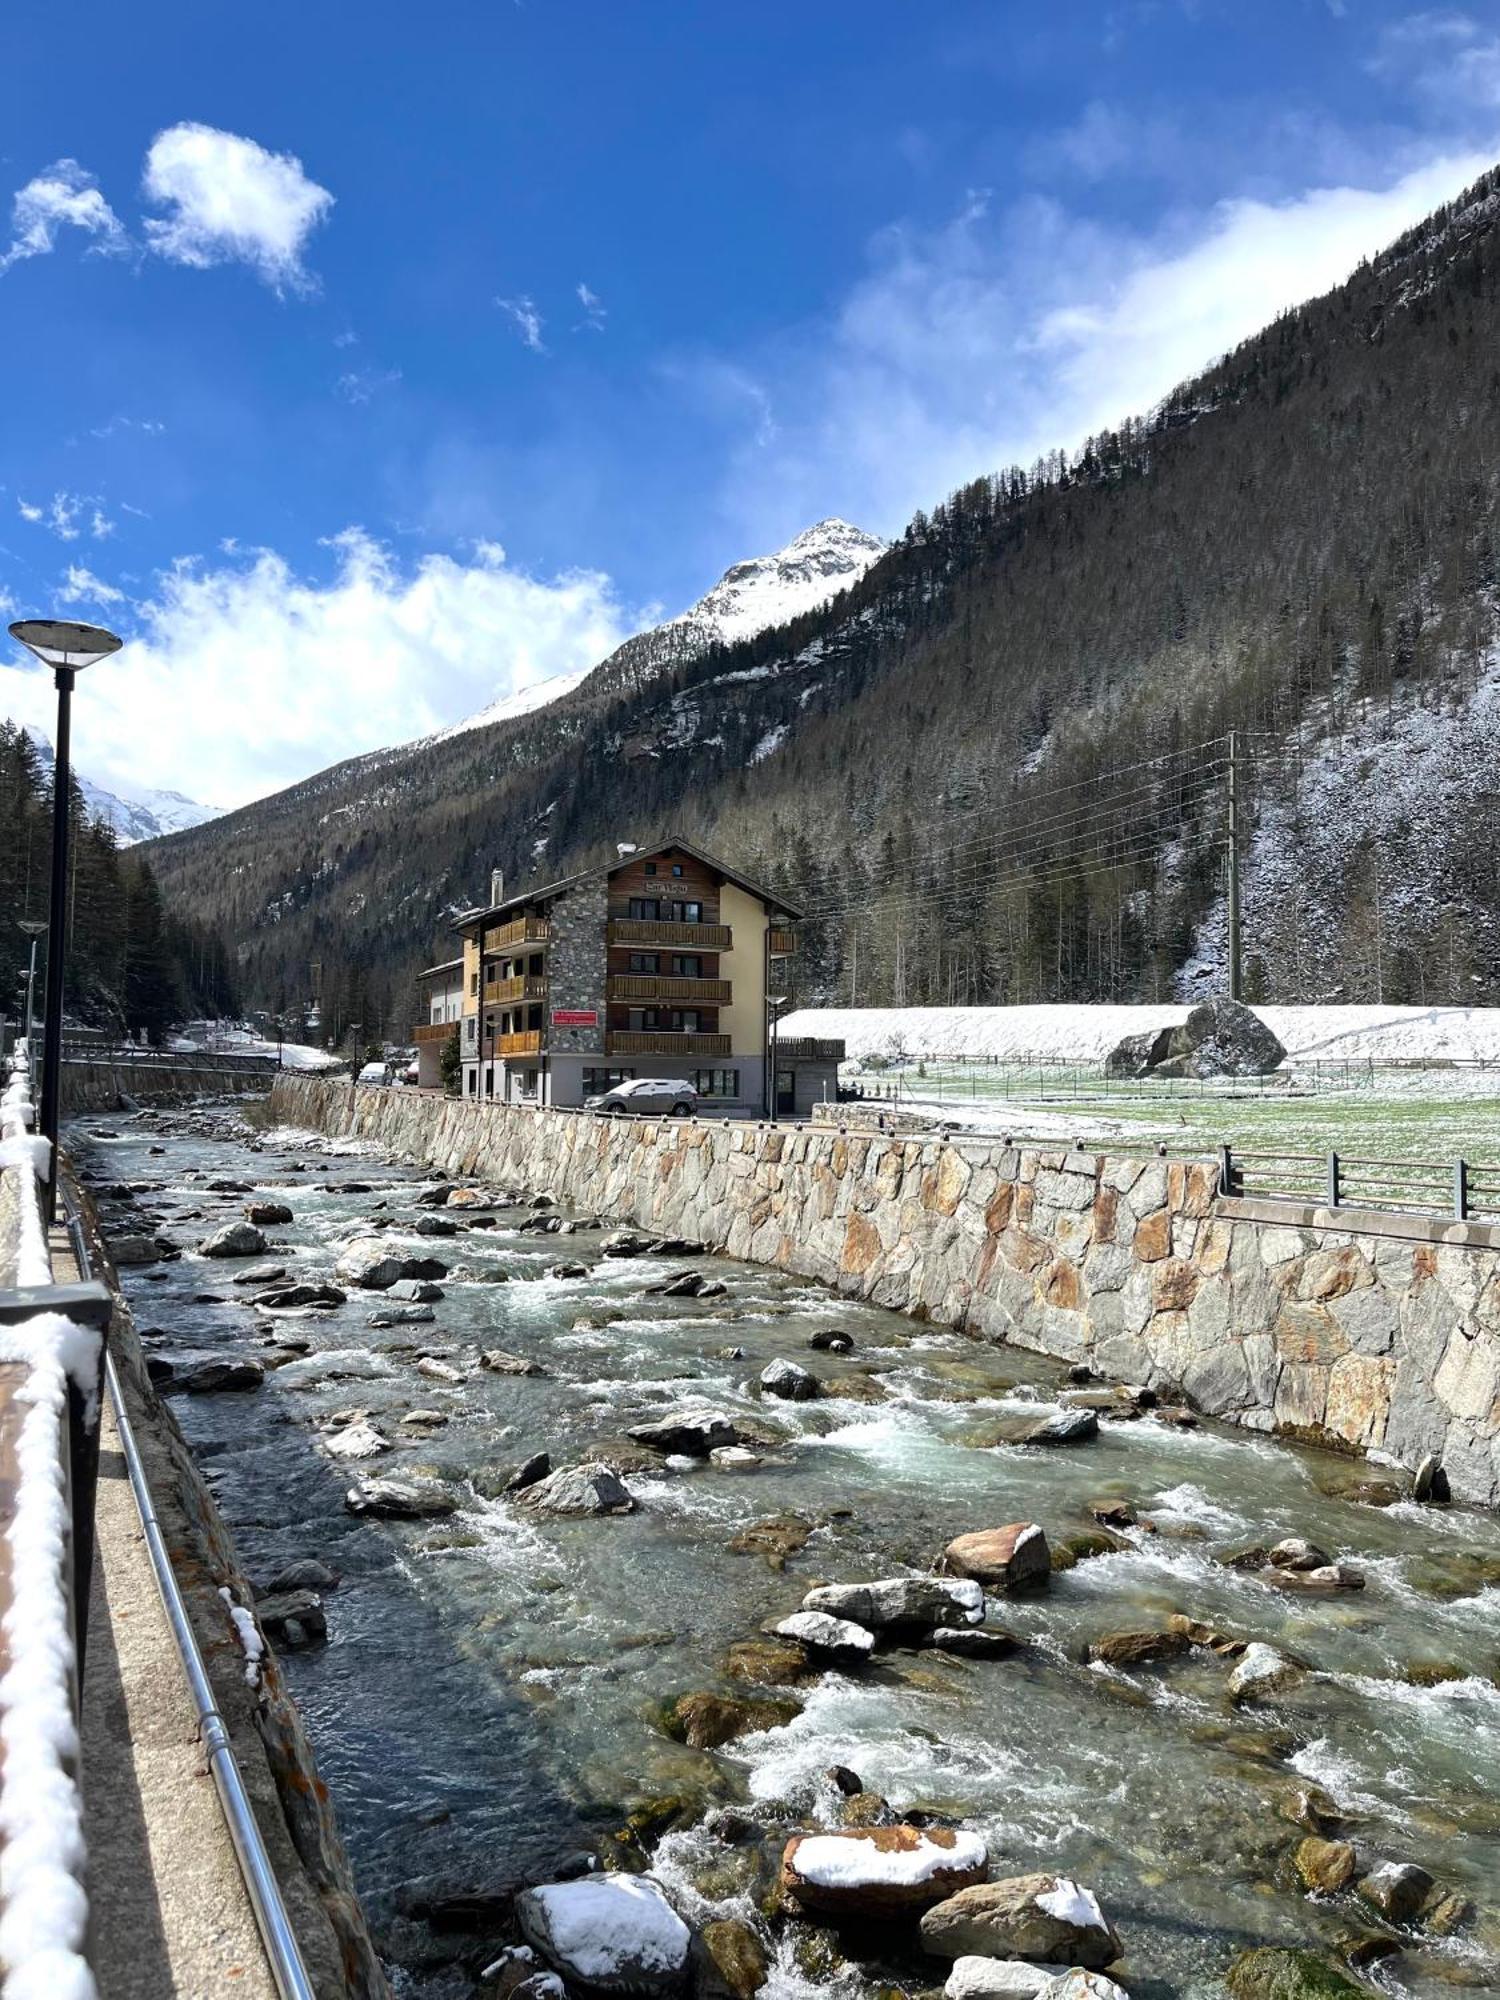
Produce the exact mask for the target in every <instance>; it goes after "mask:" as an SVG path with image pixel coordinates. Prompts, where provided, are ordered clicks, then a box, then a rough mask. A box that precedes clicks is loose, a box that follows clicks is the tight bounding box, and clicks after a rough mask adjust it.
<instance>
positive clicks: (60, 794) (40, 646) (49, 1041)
mask: <svg viewBox="0 0 1500 2000" xmlns="http://www.w3.org/2000/svg"><path fill="white" fill-rule="evenodd" d="M10 636H11V637H12V638H13V639H18V640H19V641H20V642H21V644H22V645H23V646H24V647H25V648H26V650H27V651H28V652H29V653H34V654H35V655H36V657H37V658H38V659H39V660H40V661H41V663H42V665H43V666H44V667H50V668H51V669H52V679H53V683H54V685H55V686H56V688H57V735H56V737H55V739H54V741H53V746H52V896H51V900H50V902H49V904H48V925H47V928H48V931H49V933H50V935H49V937H48V951H47V1011H46V1016H45V1019H44V1021H43V1024H42V1121H41V1122H42V1136H43V1137H44V1138H45V1139H46V1140H47V1143H48V1145H49V1147H50V1148H51V1153H50V1161H51V1164H50V1166H49V1169H48V1174H47V1197H46V1211H47V1221H48V1222H49V1223H50V1222H55V1221H56V1220H57V1127H58V1112H59V1108H60V1105H61V1102H62V1017H63V960H64V958H65V957H66V955H67V942H66V941H67V934H68V833H69V827H70V815H69V812H68V792H69V789H70V787H69V784H68V751H69V747H70V746H69V736H70V734H71V730H72V721H73V682H74V680H75V678H76V677H77V675H78V674H79V672H80V671H81V670H82V669H83V668H84V667H91V666H93V664H94V662H95V661H96V660H103V659H107V658H108V656H109V655H110V654H111V653H118V652H119V650H120V647H121V645H122V643H123V642H122V641H121V640H120V639H118V638H116V636H115V634H114V633H113V632H106V631H105V630H104V627H103V626H102V625H75V624H73V623H72V622H71V620H69V619H66V618H21V619H18V620H17V621H16V623H15V624H14V625H12V626H11V628H10Z"/></svg>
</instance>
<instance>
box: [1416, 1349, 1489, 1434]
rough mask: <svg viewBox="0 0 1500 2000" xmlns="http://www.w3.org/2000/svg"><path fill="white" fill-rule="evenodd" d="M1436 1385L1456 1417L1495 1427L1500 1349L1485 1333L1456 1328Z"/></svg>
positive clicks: (1434, 1383)
mask: <svg viewBox="0 0 1500 2000" xmlns="http://www.w3.org/2000/svg"><path fill="white" fill-rule="evenodd" d="M1432 1386H1433V1390H1434V1392H1435V1393H1436V1395H1437V1399H1438V1401H1439V1402H1440V1403H1442V1404H1443V1405H1444V1406H1445V1407H1446V1408H1447V1409H1449V1410H1451V1411H1452V1413H1453V1415H1454V1416H1455V1417H1462V1418H1463V1419H1465V1421H1467V1422H1470V1423H1477V1424H1486V1425H1488V1426H1489V1427H1490V1428H1491V1429H1494V1427H1495V1426H1496V1424H1497V1423H1500V1348H1497V1346H1496V1344H1495V1342H1494V1341H1493V1340H1491V1339H1489V1338H1487V1337H1486V1336H1485V1335H1484V1334H1481V1333H1471V1332H1469V1331H1467V1330H1466V1329H1465V1328H1464V1327H1462V1326H1457V1327H1455V1328H1454V1329H1453V1332H1452V1333H1451V1334H1450V1335H1449V1337H1448V1345H1447V1347H1446V1348H1445V1350H1444V1352H1443V1359H1442V1361H1441V1363H1440V1364H1439V1367H1438V1371H1437V1375H1436V1377H1435V1378H1434V1380H1433V1385H1432Z"/></svg>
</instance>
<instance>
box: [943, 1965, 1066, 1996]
mask: <svg viewBox="0 0 1500 2000" xmlns="http://www.w3.org/2000/svg"><path fill="white" fill-rule="evenodd" d="M1055 1977H1056V1974H1055V1973H1051V1972H1049V1971H1048V1970H1047V1968H1046V1966H1045V1965H1033V1964H1032V1963H1031V1961H1030V1960H1029V1959H1024V1958H978V1957H969V1958H956V1959H955V1960H954V1961H953V1970H952V1971H951V1972H950V1973H949V1974H948V1978H947V1980H946V1982H945V1984H944V1986H943V1994H944V2000H1035V1996H1036V1995H1037V1994H1039V1993H1045V1992H1046V1991H1047V1989H1048V1987H1050V1986H1051V1984H1052V1981H1053V1980H1054V1978H1055Z"/></svg>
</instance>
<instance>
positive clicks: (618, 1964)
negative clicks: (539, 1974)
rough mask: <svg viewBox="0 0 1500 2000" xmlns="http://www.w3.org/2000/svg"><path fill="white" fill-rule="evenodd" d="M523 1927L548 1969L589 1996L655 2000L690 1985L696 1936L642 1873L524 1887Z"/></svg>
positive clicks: (519, 1903) (519, 1907) (519, 1912)
mask: <svg viewBox="0 0 1500 2000" xmlns="http://www.w3.org/2000/svg"><path fill="white" fill-rule="evenodd" d="M516 1921H517V1922H518V1923H519V1925H520V1927H521V1935H522V1936H523V1937H524V1938H525V1939H526V1941H527V1943H528V1944H530V1945H532V1946H533V1947H534V1948H535V1949H536V1950H537V1951H539V1952H540V1953H541V1954H542V1956H543V1958H545V1959H546V1961H547V1963H548V1964H549V1965H551V1966H553V1967H555V1968H556V1970H557V1971H558V1972H560V1973H561V1974H562V1975H563V1977H564V1979H567V1980H572V1981H576V1982H577V1984H578V1985H579V1986H581V1987H584V1988H585V1989H587V1990H588V1991H589V1992H592V1993H600V1994H618V1995H622V1996H623V1995H631V1996H636V1995H639V1996H645V2000H652V1996H657V1995H665V1994H672V1993H677V1992H679V1991H680V1990H681V1989H682V1987H683V1985H684V1984H685V1981H686V1977H687V1966H688V1954H689V1951H690V1949H691V1946H692V1932H691V1931H690V1930H689V1929H688V1927H687V1925H686V1924H685V1923H684V1922H683V1921H682V1918H681V1917H679V1916H678V1914H677V1912H676V1911H675V1910H674V1909H673V1908H672V1906H671V1904H670V1903H669V1902H668V1901H667V1899H666V1897H665V1896H664V1895H663V1894H662V1892H661V1890H660V1889H658V1888H657V1886H656V1884H655V1883H654V1882H650V1881H647V1880H645V1879H644V1878H643V1877H641V1876H639V1875H624V1874H617V1875H593V1876H585V1877H583V1878H582V1879H581V1880H579V1881H574V1882H551V1883H547V1884H544V1885H543V1886H542V1887H540V1888H536V1889H523V1890H522V1892H521V1894H520V1895H519V1896H517V1898H516Z"/></svg>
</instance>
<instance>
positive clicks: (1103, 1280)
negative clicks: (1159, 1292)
mask: <svg viewBox="0 0 1500 2000" xmlns="http://www.w3.org/2000/svg"><path fill="white" fill-rule="evenodd" d="M1135 1268H1136V1264H1135V1258H1134V1257H1133V1256H1132V1255H1131V1252H1130V1249H1129V1247H1128V1246H1127V1245H1126V1244H1124V1243H1095V1244H1094V1245H1093V1246H1092V1248H1091V1249H1090V1250H1089V1253H1088V1255H1087V1256H1086V1257H1085V1258H1084V1260H1083V1279H1084V1283H1085V1284H1086V1285H1087V1287H1088V1291H1089V1297H1090V1298H1091V1299H1093V1298H1096V1297H1097V1296H1098V1295H1099V1294H1100V1293H1101V1292H1117V1291H1118V1290H1119V1289H1120V1287H1121V1285H1123V1284H1124V1282H1125V1280H1126V1279H1127V1278H1128V1277H1129V1276H1130V1274H1131V1272H1132V1271H1133V1270H1134V1269H1135Z"/></svg>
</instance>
